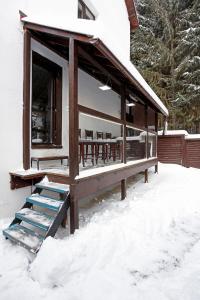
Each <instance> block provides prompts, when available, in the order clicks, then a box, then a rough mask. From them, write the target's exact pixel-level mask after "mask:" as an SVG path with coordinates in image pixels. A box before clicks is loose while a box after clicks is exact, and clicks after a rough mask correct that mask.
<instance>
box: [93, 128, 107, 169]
mask: <svg viewBox="0 0 200 300" xmlns="http://www.w3.org/2000/svg"><path fill="white" fill-rule="evenodd" d="M96 135H97V140H98V141H97V143H96V146H95V158H96V164H98V159H99V157H101V158H102V160H103V161H104V164H105V160H106V144H105V142H104V141H103V132H102V131H97V133H96ZM101 140H102V143H101Z"/></svg>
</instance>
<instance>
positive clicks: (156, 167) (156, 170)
mask: <svg viewBox="0 0 200 300" xmlns="http://www.w3.org/2000/svg"><path fill="white" fill-rule="evenodd" d="M155 173H158V164H156V165H155Z"/></svg>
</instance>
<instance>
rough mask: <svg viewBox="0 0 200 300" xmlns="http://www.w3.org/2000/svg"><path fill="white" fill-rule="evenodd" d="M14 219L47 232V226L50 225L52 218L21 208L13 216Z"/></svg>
mask: <svg viewBox="0 0 200 300" xmlns="http://www.w3.org/2000/svg"><path fill="white" fill-rule="evenodd" d="M15 216H16V218H18V219H20V220H22V221H25V222H27V223H29V224H31V225H34V226H36V227H39V228H40V229H43V230H48V228H49V226H50V225H51V224H52V222H53V220H54V218H53V217H51V216H49V215H47V214H44V213H41V212H39V211H35V210H33V209H29V208H22V209H21V210H20V211H18V212H17V213H16V214H15Z"/></svg>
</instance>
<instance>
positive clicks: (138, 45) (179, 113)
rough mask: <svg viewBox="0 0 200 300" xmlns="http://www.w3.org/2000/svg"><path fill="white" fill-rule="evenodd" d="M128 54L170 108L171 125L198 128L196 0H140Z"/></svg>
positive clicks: (198, 29)
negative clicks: (136, 22) (137, 20)
mask: <svg viewBox="0 0 200 300" xmlns="http://www.w3.org/2000/svg"><path fill="white" fill-rule="evenodd" d="M138 12H139V20H140V28H139V29H138V30H137V31H136V32H135V33H133V34H132V37H131V50H132V51H131V57H132V61H133V63H134V64H135V65H136V66H137V67H138V69H139V70H140V71H141V72H142V74H143V76H144V78H145V79H146V80H147V82H148V83H149V84H150V85H151V87H152V88H153V89H154V90H155V92H156V93H157V94H158V96H159V97H160V98H161V99H162V100H163V101H164V102H165V104H166V106H167V107H168V109H169V111H170V120H169V121H170V122H169V125H170V127H171V128H174V129H177V128H180V129H187V130H188V131H189V132H194V131H199V130H200V126H199V124H200V99H199V93H200V85H199V82H200V80H199V79H200V56H199V55H200V18H199V15H200V3H199V0H193V1H192V0H191V1H188V0H140V1H138Z"/></svg>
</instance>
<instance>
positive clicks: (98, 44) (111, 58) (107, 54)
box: [90, 39, 168, 115]
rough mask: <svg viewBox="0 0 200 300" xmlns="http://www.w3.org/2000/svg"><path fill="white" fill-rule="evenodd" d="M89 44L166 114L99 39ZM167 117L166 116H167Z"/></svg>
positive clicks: (92, 40)
mask: <svg viewBox="0 0 200 300" xmlns="http://www.w3.org/2000/svg"><path fill="white" fill-rule="evenodd" d="M90 43H91V44H93V45H94V46H95V47H96V48H97V49H98V50H99V51H100V52H101V53H102V55H104V56H105V57H106V58H108V59H109V61H110V62H111V63H112V64H113V65H114V66H115V67H116V68H117V69H118V70H119V71H120V72H121V73H122V74H123V75H124V76H125V77H126V78H127V79H128V80H129V81H130V83H131V84H132V85H133V86H134V87H135V88H136V89H137V90H138V91H139V92H140V93H141V94H142V95H143V96H144V97H145V98H146V99H147V100H148V101H150V102H151V103H152V105H153V106H154V107H156V108H157V109H158V110H159V111H160V112H161V113H162V114H163V115H166V112H165V111H164V110H163V109H162V107H161V106H160V105H159V104H158V103H157V102H156V101H155V100H154V98H153V97H152V96H151V95H150V94H149V93H148V92H147V91H146V90H145V89H144V87H143V86H142V85H141V83H139V81H137V79H136V78H135V77H134V75H133V74H131V73H130V71H129V70H128V69H127V68H126V67H125V66H124V65H123V64H122V63H121V62H120V61H119V59H118V58H117V57H116V56H115V55H114V54H113V53H112V52H111V51H110V50H109V49H108V48H107V47H106V46H105V44H104V43H103V42H102V41H101V40H100V39H91V40H90ZM167 115H168V114H167Z"/></svg>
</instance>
